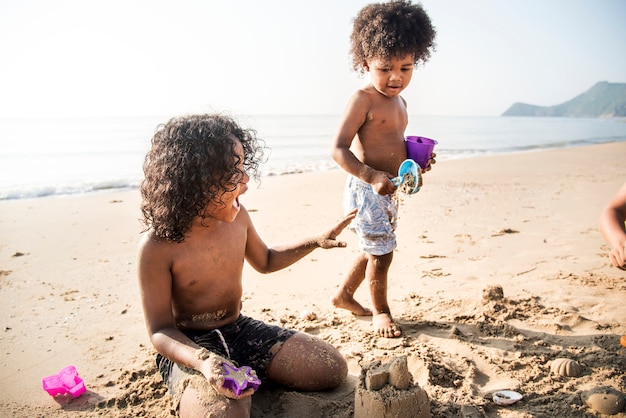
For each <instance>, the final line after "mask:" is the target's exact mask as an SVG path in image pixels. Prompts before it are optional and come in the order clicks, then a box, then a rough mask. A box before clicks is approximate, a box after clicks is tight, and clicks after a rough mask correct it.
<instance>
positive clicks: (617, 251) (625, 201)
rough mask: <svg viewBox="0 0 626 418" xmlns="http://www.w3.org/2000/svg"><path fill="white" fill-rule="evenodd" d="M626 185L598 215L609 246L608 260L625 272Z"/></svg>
mask: <svg viewBox="0 0 626 418" xmlns="http://www.w3.org/2000/svg"><path fill="white" fill-rule="evenodd" d="M624 221H626V183H624V185H622V187H621V188H620V189H619V191H618V192H617V194H615V196H613V198H612V199H611V200H610V201H609V203H608V204H607V205H606V207H605V208H604V210H602V213H601V215H600V230H601V231H602V234H603V235H604V238H605V239H606V242H608V243H609V245H610V246H611V251H610V252H609V258H610V259H611V262H612V263H613V265H614V266H615V267H617V268H620V269H622V270H626V227H625V226H624Z"/></svg>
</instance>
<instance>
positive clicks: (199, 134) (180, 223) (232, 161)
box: [141, 114, 264, 242]
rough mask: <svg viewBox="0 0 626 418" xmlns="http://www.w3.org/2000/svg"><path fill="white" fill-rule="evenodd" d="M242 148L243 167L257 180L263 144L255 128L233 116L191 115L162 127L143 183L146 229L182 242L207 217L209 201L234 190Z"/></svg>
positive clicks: (148, 157) (241, 174)
mask: <svg viewBox="0 0 626 418" xmlns="http://www.w3.org/2000/svg"><path fill="white" fill-rule="evenodd" d="M235 138H236V139H237V140H239V142H241V145H242V146H243V150H244V161H243V170H245V173H247V174H249V175H250V177H252V178H254V179H255V180H256V181H257V182H258V181H259V178H260V173H259V163H260V161H261V159H262V158H263V149H264V142H263V141H262V140H260V139H258V138H257V137H256V131H254V130H252V129H243V128H241V127H240V126H239V125H238V124H237V123H236V122H235V121H234V120H233V119H232V118H230V117H227V116H223V115H217V114H206V115H191V116H184V117H180V118H174V119H171V120H170V121H169V122H167V123H166V124H164V125H159V126H158V127H157V130H156V132H155V134H154V137H153V138H152V147H151V149H150V151H149V152H148V153H147V154H146V157H145V160H144V164H143V170H144V175H145V177H144V180H143V182H142V183H141V196H142V198H143V200H142V204H141V211H142V214H143V223H144V224H145V225H146V228H152V229H153V230H154V233H155V234H156V236H158V237H160V238H163V239H167V240H169V241H174V242H182V241H184V239H185V234H186V233H187V232H188V231H189V230H190V228H191V223H192V220H193V219H194V218H195V217H196V216H201V217H206V215H205V212H204V211H205V209H206V207H207V205H208V204H209V202H211V201H213V200H216V199H220V197H221V196H222V194H223V193H224V192H225V191H233V190H235V188H236V187H237V182H238V181H239V180H240V179H241V177H242V176H243V175H244V171H242V170H241V169H240V168H238V166H239V165H240V163H242V162H241V158H240V157H238V155H237V152H236V145H237V143H236V141H234V139H235Z"/></svg>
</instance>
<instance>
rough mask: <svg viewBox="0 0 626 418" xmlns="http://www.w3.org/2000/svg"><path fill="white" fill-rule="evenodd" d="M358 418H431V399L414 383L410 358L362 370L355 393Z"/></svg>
mask: <svg viewBox="0 0 626 418" xmlns="http://www.w3.org/2000/svg"><path fill="white" fill-rule="evenodd" d="M354 417H355V418H362V417H363V418H365V417H367V418H383V417H385V418H388V417H396V418H402V417H407V418H409V417H412V418H430V407H429V403H428V395H427V394H426V392H425V391H424V390H423V389H422V388H420V387H419V385H417V384H415V383H413V376H412V375H411V373H410V372H409V368H408V366H407V358H406V356H399V357H394V358H392V359H391V361H389V362H388V363H386V364H382V363H381V361H380V360H376V361H374V362H371V363H369V364H366V365H364V366H363V367H362V368H361V376H360V378H359V382H358V385H357V388H356V390H355V393H354Z"/></svg>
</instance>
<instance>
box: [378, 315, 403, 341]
mask: <svg viewBox="0 0 626 418" xmlns="http://www.w3.org/2000/svg"><path fill="white" fill-rule="evenodd" d="M372 325H374V332H376V335H380V336H381V337H385V338H396V337H399V336H400V335H402V332H401V331H400V329H399V328H398V326H397V325H396V324H395V323H394V322H393V319H391V315H390V314H388V313H386V312H383V313H379V314H376V315H374V317H373V318H372Z"/></svg>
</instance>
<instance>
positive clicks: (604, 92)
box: [502, 81, 626, 118]
mask: <svg viewBox="0 0 626 418" xmlns="http://www.w3.org/2000/svg"><path fill="white" fill-rule="evenodd" d="M502 116H563V117H571V118H613V117H626V83H609V82H608V81H601V82H599V83H596V84H595V85H594V86H593V87H592V88H590V89H589V90H587V91H586V92H584V93H582V94H580V95H578V96H576V97H574V98H573V99H571V100H569V101H567V102H565V103H561V104H559V105H555V106H535V105H531V104H526V103H514V104H513V105H512V106H511V107H510V108H508V109H507V111H506V112H504V113H503V114H502Z"/></svg>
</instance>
